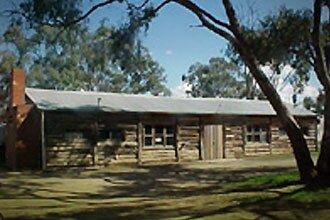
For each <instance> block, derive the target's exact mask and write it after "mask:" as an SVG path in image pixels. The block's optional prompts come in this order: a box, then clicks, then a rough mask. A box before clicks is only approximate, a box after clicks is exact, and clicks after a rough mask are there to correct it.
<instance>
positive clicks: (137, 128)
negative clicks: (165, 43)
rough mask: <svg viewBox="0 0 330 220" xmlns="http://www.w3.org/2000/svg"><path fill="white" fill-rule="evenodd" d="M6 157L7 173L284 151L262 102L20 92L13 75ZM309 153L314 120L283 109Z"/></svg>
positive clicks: (20, 82) (21, 78)
mask: <svg viewBox="0 0 330 220" xmlns="http://www.w3.org/2000/svg"><path fill="white" fill-rule="evenodd" d="M11 84H12V86H11V87H12V89H11V101H10V107H9V110H8V114H7V115H8V119H7V138H6V146H7V149H6V159H7V165H8V166H9V167H11V168H14V169H19V168H25V167H35V168H40V169H47V168H51V167H63V166H106V165H111V164H113V163H143V162H146V161H185V160H212V159H222V158H240V157H244V156H250V155H262V154H280V153H285V152H290V151H291V147H290V143H289V140H288V137H287V135H286V133H285V131H284V130H283V128H282V127H281V124H280V122H279V120H278V119H277V117H276V114H275V112H274V110H273V109H272V107H271V105H270V104H269V102H268V101H260V100H238V99H222V98H182V99H181V98H172V97H153V96H147V95H128V94H115V93H100V92H81V91H79V92H78V91H55V90H43V89H34V88H25V75H24V72H23V71H22V70H17V69H16V70H14V71H13V74H12V81H11ZM288 108H289V110H290V112H291V113H292V114H293V115H294V116H295V117H296V119H297V120H298V123H299V124H300V126H301V129H302V130H303V132H304V134H305V135H306V138H307V140H308V146H309V148H310V150H313V151H316V150H317V145H316V143H317V132H316V130H317V120H316V119H317V118H316V115H315V114H313V113H312V112H310V111H307V110H305V109H302V108H295V107H293V106H292V105H288Z"/></svg>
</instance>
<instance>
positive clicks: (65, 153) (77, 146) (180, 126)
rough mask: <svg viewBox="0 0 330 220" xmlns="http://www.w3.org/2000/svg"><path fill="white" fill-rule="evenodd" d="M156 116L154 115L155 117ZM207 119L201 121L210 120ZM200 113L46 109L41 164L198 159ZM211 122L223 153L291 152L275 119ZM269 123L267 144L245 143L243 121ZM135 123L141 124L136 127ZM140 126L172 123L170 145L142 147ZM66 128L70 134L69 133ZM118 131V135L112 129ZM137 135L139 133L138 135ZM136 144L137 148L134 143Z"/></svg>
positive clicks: (313, 134) (311, 129) (306, 123)
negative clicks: (220, 127) (110, 134)
mask: <svg viewBox="0 0 330 220" xmlns="http://www.w3.org/2000/svg"><path fill="white" fill-rule="evenodd" d="M155 118H157V120H155ZM210 119H212V118H207V119H205V121H206V122H207V123H211V122H212V120H210ZM205 121H204V119H203V117H193V116H169V115H167V116H166V115H142V116H141V115H136V114H135V115H133V114H105V113H98V114H95V113H93V114H87V113H85V114H81V113H79V114H78V113H73V112H71V113H70V112H47V113H46V115H45V147H46V158H47V161H46V165H47V167H52V166H93V165H99V166H106V165H110V164H112V163H137V162H148V161H176V160H198V159H200V158H201V155H202V153H201V148H202V146H201V145H202V144H201V143H202V139H203V135H202V134H203V132H202V130H203V129H202V128H203V125H204V124H205ZM213 122H214V123H215V124H222V125H223V132H224V133H223V143H224V150H223V153H224V158H241V157H243V156H252V155H263V154H280V153H286V152H290V151H291V147H290V144H289V141H288V138H287V136H286V135H283V134H282V133H281V132H280V129H279V127H280V124H279V123H278V121H277V120H276V119H274V118H272V119H271V118H270V117H241V118H240V117H236V119H235V118H234V117H230V118H229V117H227V118H226V117H224V118H223V119H222V118H220V117H216V121H213ZM258 123H261V124H267V125H269V135H270V136H269V143H251V142H247V141H246V139H245V129H246V125H247V124H258ZM299 123H301V124H302V125H303V126H305V127H306V126H307V127H308V130H309V134H308V135H309V137H308V138H307V140H308V144H309V147H310V149H311V150H316V139H315V137H316V124H315V121H314V119H310V120H309V119H308V120H307V119H301V120H300V121H299ZM139 124H140V126H141V128H142V129H139ZM146 125H164V126H173V129H174V134H175V144H174V145H173V146H166V147H165V146H152V147H151V146H149V147H148V146H144V132H142V134H141V135H139V130H142V131H143V128H144V126H146ZM108 131H116V132H117V133H118V132H119V133H120V136H121V138H120V139H118V137H117V138H110V137H109V138H101V136H102V134H103V133H106V132H108ZM70 133H71V135H72V136H73V137H68V135H69V136H70ZM117 135H118V134H117ZM140 136H141V137H140ZM139 146H141V147H139Z"/></svg>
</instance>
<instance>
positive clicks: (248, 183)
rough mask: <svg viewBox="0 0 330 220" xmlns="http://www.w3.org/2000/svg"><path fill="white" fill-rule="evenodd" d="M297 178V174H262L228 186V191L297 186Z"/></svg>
mask: <svg viewBox="0 0 330 220" xmlns="http://www.w3.org/2000/svg"><path fill="white" fill-rule="evenodd" d="M298 182H299V176H298V173H297V172H286V173H274V174H264V175H259V176H254V177H250V178H247V179H245V180H243V181H240V182H237V183H234V184H231V185H229V188H228V190H232V191H241V190H244V191H246V190H248V191H251V190H261V189H268V188H279V187H284V186H288V185H293V184H298Z"/></svg>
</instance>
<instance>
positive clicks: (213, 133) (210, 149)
mask: <svg viewBox="0 0 330 220" xmlns="http://www.w3.org/2000/svg"><path fill="white" fill-rule="evenodd" d="M203 148H204V150H203V153H204V155H203V158H204V159H205V160H213V159H220V158H223V126H222V125H205V126H204V138H203Z"/></svg>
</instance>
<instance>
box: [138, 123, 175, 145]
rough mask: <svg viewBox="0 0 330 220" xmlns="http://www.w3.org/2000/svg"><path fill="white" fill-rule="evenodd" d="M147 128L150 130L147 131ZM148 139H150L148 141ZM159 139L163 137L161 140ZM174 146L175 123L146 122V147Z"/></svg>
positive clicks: (144, 134) (144, 137) (144, 141)
mask: <svg viewBox="0 0 330 220" xmlns="http://www.w3.org/2000/svg"><path fill="white" fill-rule="evenodd" d="M147 128H148V129H147ZM147 130H148V132H146V131H147ZM147 139H148V141H146V140H147ZM157 139H161V140H160V141H159V140H157ZM169 139H172V141H169ZM147 143H148V144H147ZM149 143H150V144H149ZM174 146H175V126H174V125H161V124H155V125H152V124H146V125H144V126H143V147H144V148H167V147H171V148H173V147H174Z"/></svg>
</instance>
